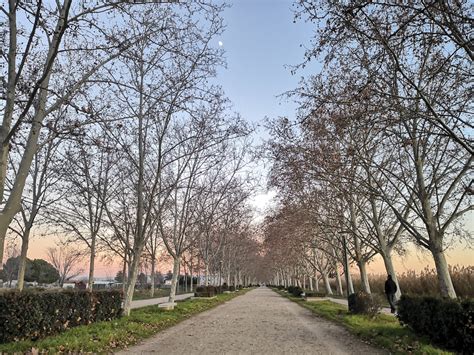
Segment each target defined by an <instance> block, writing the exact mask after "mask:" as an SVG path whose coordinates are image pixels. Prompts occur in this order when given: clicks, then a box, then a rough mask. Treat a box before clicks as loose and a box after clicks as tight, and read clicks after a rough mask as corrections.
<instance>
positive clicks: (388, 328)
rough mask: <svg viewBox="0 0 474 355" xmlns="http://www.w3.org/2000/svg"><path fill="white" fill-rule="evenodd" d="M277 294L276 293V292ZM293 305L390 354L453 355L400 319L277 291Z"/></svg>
mask: <svg viewBox="0 0 474 355" xmlns="http://www.w3.org/2000/svg"><path fill="white" fill-rule="evenodd" d="M275 291H276V290H275ZM276 292H277V293H279V294H280V295H282V296H284V297H287V298H289V299H290V300H291V301H293V302H296V303H298V304H299V305H301V306H303V307H305V308H307V309H309V310H310V311H312V312H313V313H316V314H318V315H320V316H322V317H324V318H326V319H329V320H331V321H334V322H337V323H339V324H342V325H343V326H345V327H346V328H347V329H349V331H350V332H352V333H353V334H355V335H357V336H359V337H361V338H362V339H364V340H365V341H368V342H370V343H371V344H373V345H375V346H378V347H382V348H385V349H388V350H390V352H391V353H394V354H407V353H409V354H437V355H440V354H454V353H452V352H449V351H447V350H443V349H440V348H437V347H435V346H433V345H432V344H431V343H430V341H429V340H428V339H426V338H423V337H420V336H418V335H416V334H415V333H413V331H411V330H410V329H409V328H407V327H403V326H401V325H400V323H399V321H398V319H397V318H395V317H393V316H390V315H387V314H379V315H377V316H376V317H374V318H371V317H369V316H364V315H355V314H350V313H349V312H348V310H347V306H344V305H340V304H337V303H334V302H331V301H317V302H306V301H304V300H302V299H301V298H298V297H293V296H291V295H289V294H288V293H286V292H282V291H276Z"/></svg>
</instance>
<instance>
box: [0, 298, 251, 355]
mask: <svg viewBox="0 0 474 355" xmlns="http://www.w3.org/2000/svg"><path fill="white" fill-rule="evenodd" d="M246 291H247V290H241V291H239V292H236V293H231V294H221V295H218V296H217V297H216V298H213V299H195V300H186V301H182V302H178V304H177V306H176V307H175V309H174V310H173V311H164V310H162V309H160V308H158V306H149V307H143V308H139V309H133V310H132V312H131V314H130V316H129V317H122V318H120V319H116V320H113V321H110V322H98V323H93V324H90V325H86V326H79V327H75V328H71V329H69V330H67V331H65V332H64V333H61V334H58V335H55V336H50V337H47V338H44V339H41V340H38V341H29V340H28V341H19V342H12V343H7V344H0V353H16V352H31V351H32V350H33V349H34V350H38V351H39V352H50V353H57V352H68V353H79V352H92V353H104V352H112V351H117V350H119V349H122V348H125V347H127V346H130V345H133V344H136V343H137V342H138V341H140V340H142V339H145V338H147V337H150V336H152V335H154V334H156V333H158V332H159V331H161V330H163V329H165V328H168V327H170V326H172V325H175V324H177V323H179V322H180V321H182V320H185V319H187V318H189V317H191V316H193V315H195V314H197V313H200V312H203V311H206V310H208V309H211V308H213V307H215V306H217V305H219V304H222V303H224V302H226V301H228V300H230V299H232V298H234V297H236V296H239V295H242V294H244V293H245V292H246Z"/></svg>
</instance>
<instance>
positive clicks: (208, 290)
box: [194, 286, 217, 297]
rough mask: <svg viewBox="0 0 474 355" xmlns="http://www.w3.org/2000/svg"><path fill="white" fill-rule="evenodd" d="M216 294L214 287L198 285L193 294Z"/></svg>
mask: <svg viewBox="0 0 474 355" xmlns="http://www.w3.org/2000/svg"><path fill="white" fill-rule="evenodd" d="M216 294H217V290H216V287H214V286H198V287H196V292H195V293H194V296H196V297H214V296H215V295H216Z"/></svg>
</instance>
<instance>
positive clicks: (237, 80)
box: [29, 0, 474, 277]
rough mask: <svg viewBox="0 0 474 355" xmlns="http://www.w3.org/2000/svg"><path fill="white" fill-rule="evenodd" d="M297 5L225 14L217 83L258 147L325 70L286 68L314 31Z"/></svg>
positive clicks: (263, 202) (264, 199) (35, 253)
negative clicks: (305, 79) (303, 83)
mask: <svg viewBox="0 0 474 355" xmlns="http://www.w3.org/2000/svg"><path fill="white" fill-rule="evenodd" d="M292 2H293V1H292V0H235V1H234V3H233V4H232V6H231V7H229V8H228V9H226V10H225V12H224V20H225V23H226V26H227V28H226V31H225V33H224V34H223V35H222V37H220V38H216V39H215V43H214V45H216V46H221V47H222V48H223V49H224V50H225V56H226V59H227V68H225V69H224V68H222V69H220V70H219V72H218V77H217V78H216V81H217V83H219V84H220V85H221V86H222V87H223V89H224V91H225V92H226V94H227V96H228V97H229V99H230V100H231V101H232V102H233V108H234V111H236V112H238V113H240V114H241V115H242V117H243V118H245V119H246V120H247V121H249V122H252V123H254V124H256V125H259V126H260V128H259V129H258V131H257V134H256V143H259V142H260V141H261V140H262V139H265V138H266V134H265V130H264V129H263V127H262V125H263V123H264V118H265V117H270V118H271V117H278V116H288V117H289V118H294V114H295V110H296V105H295V104H294V103H291V102H288V101H286V100H284V99H282V98H279V97H278V95H281V94H282V93H284V92H285V91H288V90H291V89H293V88H295V87H296V86H297V85H298V82H299V80H300V77H301V76H302V75H305V74H309V73H311V72H314V73H316V72H318V71H319V70H321V65H320V64H319V63H317V62H314V63H312V65H310V66H309V67H307V68H306V69H305V72H299V73H297V74H296V75H292V74H291V72H290V69H289V68H288V67H287V66H291V65H296V64H299V63H301V62H302V60H303V55H304V45H308V44H309V42H310V39H311V37H312V31H313V28H314V26H313V25H311V24H309V23H304V22H302V21H301V20H300V21H298V22H296V23H294V22H293V12H292ZM301 45H303V47H302V46H301ZM261 171H262V180H264V177H265V176H264V175H265V169H264V168H262V169H261ZM263 185H264V184H263ZM273 196H274V192H267V191H265V189H264V187H262V189H261V191H259V192H258V193H257V194H256V196H255V197H254V198H253V200H252V204H253V205H254V207H255V208H256V209H258V211H259V212H260V213H261V215H262V213H263V212H264V211H265V209H266V208H268V207H269V206H270V205H271V204H272V197H273ZM473 215H474V214H471V215H470V216H468V220H469V221H468V222H467V223H468V225H469V226H470V228H469V229H470V230H471V231H472V230H474V221H473V219H474V218H473ZM41 244H43V243H41ZM33 245H35V244H33ZM37 245H39V244H37ZM45 248H46V246H45ZM32 249H33V250H32V251H31V253H30V255H29V257H30V258H35V257H43V255H44V251H43V250H42V247H41V248H34V247H33V248H32ZM473 260H474V252H473V251H472V250H469V249H466V248H465V246H457V247H456V248H455V249H454V250H452V251H450V252H449V253H448V262H450V263H452V264H461V265H469V264H471V265H472V264H473V262H472V261H473ZM395 265H396V266H397V267H398V269H399V270H400V271H404V270H408V269H418V270H421V269H423V268H424V267H425V266H430V267H433V263H432V258H431V256H430V255H429V254H428V253H426V252H421V251H417V250H415V249H414V248H413V249H412V250H410V252H409V254H408V255H407V256H405V257H403V258H396V259H395ZM118 269H119V266H118V265H116V266H107V265H103V264H101V263H100V265H98V266H97V274H98V276H102V277H105V276H113V275H115V272H116V270H118ZM383 270H384V269H383V263H382V262H381V260H380V258H378V259H376V260H375V261H374V262H373V263H371V264H369V271H370V272H374V273H382V272H383ZM160 271H162V272H166V271H167V270H160Z"/></svg>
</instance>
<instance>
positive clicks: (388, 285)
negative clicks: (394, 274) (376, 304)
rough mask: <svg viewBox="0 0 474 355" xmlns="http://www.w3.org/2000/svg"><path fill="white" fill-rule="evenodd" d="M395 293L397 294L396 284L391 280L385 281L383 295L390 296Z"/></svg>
mask: <svg viewBox="0 0 474 355" xmlns="http://www.w3.org/2000/svg"><path fill="white" fill-rule="evenodd" d="M395 292H397V284H396V283H395V282H394V281H393V280H392V279H388V280H387V281H385V293H386V294H390V293H395Z"/></svg>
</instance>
